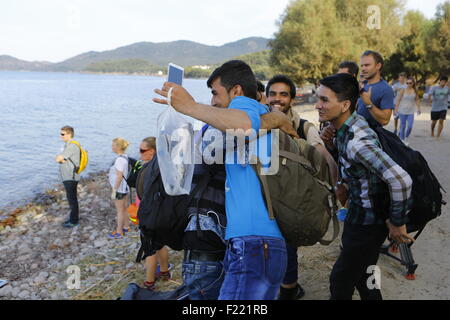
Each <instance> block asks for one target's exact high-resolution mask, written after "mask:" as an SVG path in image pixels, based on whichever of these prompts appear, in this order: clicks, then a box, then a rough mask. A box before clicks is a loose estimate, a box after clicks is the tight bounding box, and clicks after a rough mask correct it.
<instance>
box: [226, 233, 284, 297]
mask: <svg viewBox="0 0 450 320" xmlns="http://www.w3.org/2000/svg"><path fill="white" fill-rule="evenodd" d="M286 263H287V257H286V243H285V241H284V240H282V239H276V238H270V237H261V236H253V237H242V238H234V239H231V240H230V241H229V246H228V249H227V253H226V255H225V261H224V267H225V279H224V281H223V284H222V288H221V290H220V297H219V300H275V299H276V298H277V295H278V292H279V290H280V285H281V282H282V280H283V277H284V274H285V273H286Z"/></svg>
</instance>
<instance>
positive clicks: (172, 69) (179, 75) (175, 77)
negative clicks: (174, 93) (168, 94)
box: [167, 63, 184, 86]
mask: <svg viewBox="0 0 450 320" xmlns="http://www.w3.org/2000/svg"><path fill="white" fill-rule="evenodd" d="M183 77H184V68H183V67H180V66H177V65H176V64H173V63H169V67H168V71H167V81H168V82H173V83H176V84H178V85H179V86H181V85H183Z"/></svg>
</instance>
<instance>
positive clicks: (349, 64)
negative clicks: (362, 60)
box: [339, 61, 359, 77]
mask: <svg viewBox="0 0 450 320" xmlns="http://www.w3.org/2000/svg"><path fill="white" fill-rule="evenodd" d="M344 68H347V69H348V72H350V73H351V74H352V75H354V76H355V77H356V76H358V73H359V67H358V64H357V63H356V62H353V61H342V62H341V63H340V64H339V69H344Z"/></svg>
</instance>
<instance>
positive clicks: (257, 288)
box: [153, 60, 287, 300]
mask: <svg viewBox="0 0 450 320" xmlns="http://www.w3.org/2000/svg"><path fill="white" fill-rule="evenodd" d="M207 84H208V87H210V88H211V90H212V95H213V98H212V104H213V106H212V107H211V106H207V105H201V104H199V103H196V102H195V100H194V99H193V98H192V96H191V95H190V94H189V93H188V92H187V91H186V90H185V89H184V88H182V87H180V86H177V85H175V84H173V83H165V84H164V87H163V89H162V90H155V92H156V93H158V94H160V95H161V96H163V97H165V98H167V97H168V96H169V95H170V97H169V99H168V100H170V101H171V104H172V106H173V107H174V108H175V109H176V110H177V111H179V112H181V113H183V114H186V115H189V116H191V117H193V118H195V119H198V120H200V121H203V122H206V123H207V124H209V125H211V126H212V127H214V128H217V129H219V130H221V131H227V132H228V133H230V132H229V130H233V131H235V130H239V129H240V130H241V131H242V130H243V132H245V133H246V134H250V135H252V134H251V132H255V131H256V132H257V131H258V130H259V129H260V127H261V120H260V117H261V115H262V114H265V113H267V110H266V109H265V107H264V106H263V105H261V104H260V103H258V102H257V101H256V98H257V96H256V93H257V85H256V78H255V75H254V73H253V71H252V70H251V68H250V67H249V66H248V65H247V64H246V63H244V62H242V61H237V60H235V61H229V62H227V63H225V64H224V65H222V66H221V67H219V68H218V69H216V70H215V71H214V72H213V73H212V75H211V77H210V78H209V80H208V83H207ZM153 101H154V102H156V103H162V104H168V101H167V100H166V99H153ZM263 139H268V140H269V141H270V139H271V134H270V133H269V134H268V135H267V136H264V137H261V138H259V139H258V141H257V142H258V144H259V143H264V142H262V140H263ZM265 143H266V144H267V143H268V142H267V141H266V142H265ZM250 145H251V144H249V143H245V144H244V148H245V150H236V149H235V148H232V149H230V148H228V147H227V152H226V158H227V160H229V159H230V158H231V159H236V157H237V156H238V155H240V154H245V163H244V164H238V163H236V162H235V161H227V163H226V164H225V169H226V183H225V203H226V215H227V229H226V240H228V248H227V252H226V254H225V261H224V269H225V279H224V282H223V284H222V288H221V291H220V297H219V299H220V300H274V299H275V298H276V297H277V294H278V291H279V287H280V284H281V282H282V280H283V277H284V274H285V271H286V261H287V256H286V244H285V240H284V238H283V236H282V235H281V232H280V229H279V228H278V225H277V223H276V221H275V220H272V219H270V217H269V213H268V211H267V207H266V203H265V200H264V196H263V194H262V190H261V184H260V182H259V179H258V176H257V175H256V172H255V171H254V170H253V168H252V167H251V166H250V165H248V159H249V158H250V157H251V155H252V154H254V153H255V150H254V149H253V148H251V147H250ZM241 151H245V152H241ZM269 153H270V152H269ZM258 156H260V157H261V156H262V157H264V158H263V160H262V161H264V160H267V157H270V155H261V154H258ZM230 162H231V163H230Z"/></svg>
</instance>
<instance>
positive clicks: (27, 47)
mask: <svg viewBox="0 0 450 320" xmlns="http://www.w3.org/2000/svg"><path fill="white" fill-rule="evenodd" d="M442 2H443V1H442V0H427V1H424V0H407V8H409V9H418V10H420V11H422V12H423V13H424V14H425V15H426V16H427V17H429V18H431V17H433V16H434V13H435V11H436V6H437V5H438V4H439V3H442ZM288 3H289V0H161V1H158V0H108V1H107V0H0V55H2V54H8V55H12V56H14V57H17V58H20V59H24V60H47V61H51V62H59V61H62V60H64V59H67V58H70V57H72V56H74V55H77V54H80V53H83V52H86V51H91V50H93V51H103V50H111V49H115V48H117V47H120V46H124V45H128V44H132V43H134V42H140V41H151V42H164V41H173V40H181V39H182V40H193V41H197V42H201V43H204V44H209V45H222V44H224V43H227V42H232V41H236V40H239V39H241V38H245V37H250V36H263V37H271V36H272V35H273V33H274V32H275V31H276V29H277V27H276V21H277V20H278V18H279V17H280V15H281V14H282V13H283V11H284V9H285V7H286V6H287V4H288Z"/></svg>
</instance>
